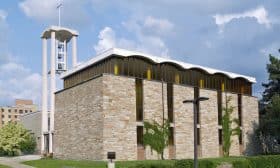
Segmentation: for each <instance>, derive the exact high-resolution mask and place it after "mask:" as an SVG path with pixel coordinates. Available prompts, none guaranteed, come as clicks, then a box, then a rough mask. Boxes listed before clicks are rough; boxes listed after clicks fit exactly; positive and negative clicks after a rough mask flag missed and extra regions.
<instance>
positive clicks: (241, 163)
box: [232, 160, 249, 168]
mask: <svg viewBox="0 0 280 168" xmlns="http://www.w3.org/2000/svg"><path fill="white" fill-rule="evenodd" d="M232 166H233V168H249V161H248V160H237V161H233V162H232Z"/></svg>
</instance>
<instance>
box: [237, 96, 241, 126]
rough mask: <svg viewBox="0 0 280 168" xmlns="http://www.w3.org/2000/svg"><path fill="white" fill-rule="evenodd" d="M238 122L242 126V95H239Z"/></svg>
mask: <svg viewBox="0 0 280 168" xmlns="http://www.w3.org/2000/svg"><path fill="white" fill-rule="evenodd" d="M238 122H239V126H242V95H241V94H238Z"/></svg>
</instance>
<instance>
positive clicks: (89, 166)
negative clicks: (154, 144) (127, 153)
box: [0, 159, 175, 168]
mask: <svg viewBox="0 0 280 168" xmlns="http://www.w3.org/2000/svg"><path fill="white" fill-rule="evenodd" d="M141 162H143V161H120V162H116V168H128V167H129V166H133V165H136V164H137V163H141ZM159 162H163V161H161V160H145V163H159ZM164 162H165V163H166V164H168V165H169V164H170V165H173V164H174V162H175V161H173V160H165V161H164ZM23 163H24V164H26V165H30V166H34V167H36V168H106V165H107V162H104V161H74V160H57V159H41V160H35V161H27V162H23ZM0 168H1V167H0Z"/></svg>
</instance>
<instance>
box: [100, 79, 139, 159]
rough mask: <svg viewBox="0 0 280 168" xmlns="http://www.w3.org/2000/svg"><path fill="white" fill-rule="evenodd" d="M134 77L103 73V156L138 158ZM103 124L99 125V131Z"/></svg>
mask: <svg viewBox="0 0 280 168" xmlns="http://www.w3.org/2000/svg"><path fill="white" fill-rule="evenodd" d="M135 94H136V92H135V79H134V78H127V77H121V76H113V75H104V76H103V120H104V125H103V128H104V129H103V151H102V154H103V159H106V158H107V152H109V151H114V152H116V159H117V160H137V136H136V96H135ZM101 131H102V128H100V132H101Z"/></svg>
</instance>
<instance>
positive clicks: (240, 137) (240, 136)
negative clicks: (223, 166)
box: [239, 130, 243, 145]
mask: <svg viewBox="0 0 280 168" xmlns="http://www.w3.org/2000/svg"><path fill="white" fill-rule="evenodd" d="M242 144H243V139H242V130H240V134H239V145H242Z"/></svg>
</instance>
